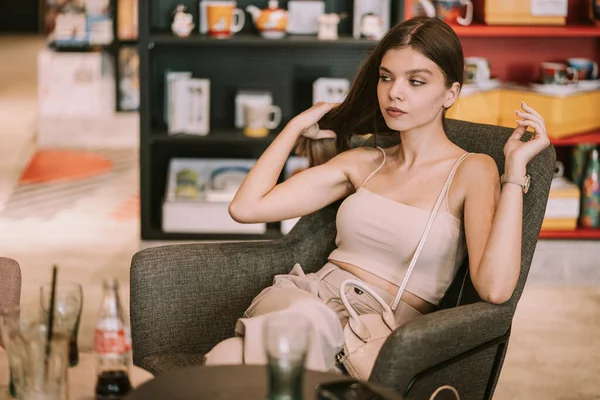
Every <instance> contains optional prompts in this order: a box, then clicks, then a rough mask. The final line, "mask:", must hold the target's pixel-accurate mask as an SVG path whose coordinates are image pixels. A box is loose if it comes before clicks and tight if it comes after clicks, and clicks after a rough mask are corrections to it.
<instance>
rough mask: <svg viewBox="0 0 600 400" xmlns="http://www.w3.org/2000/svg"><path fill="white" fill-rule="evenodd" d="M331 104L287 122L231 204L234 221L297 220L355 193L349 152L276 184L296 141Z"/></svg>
mask: <svg viewBox="0 0 600 400" xmlns="http://www.w3.org/2000/svg"><path fill="white" fill-rule="evenodd" d="M334 106H335V105H334V104H329V103H319V104H316V105H315V106H313V107H311V108H310V109H308V110H306V111H305V112H303V113H302V114H300V115H298V116H297V117H295V118H294V119H293V120H292V121H290V123H289V124H288V125H287V126H286V127H285V129H283V131H282V132H281V133H280V134H279V135H278V136H277V138H275V140H274V141H273V143H271V145H270V146H269V147H268V148H267V150H265V152H264V153H263V154H262V155H261V157H260V158H259V159H258V160H257V162H256V163H255V164H254V166H253V167H252V169H251V170H250V172H249V173H248V175H247V176H246V178H245V179H244V181H243V182H242V184H241V186H240V188H239V189H238V191H237V193H236V195H235V197H234V199H233V201H232V202H231V204H230V205H229V214H230V215H231V217H232V218H233V219H234V220H236V221H237V222H241V223H256V222H276V221H282V220H285V219H289V218H294V217H299V216H303V215H306V214H309V213H311V212H314V211H317V210H319V209H320V208H322V207H324V206H326V205H328V204H331V203H332V202H334V201H336V200H338V199H340V198H342V197H344V196H346V195H348V194H350V193H351V192H352V191H353V190H354V187H353V186H352V184H351V182H350V180H349V178H348V171H347V167H348V166H349V165H350V163H349V162H348V161H347V160H348V159H349V158H352V155H351V154H350V153H352V152H351V151H350V152H344V153H342V154H340V155H338V156H336V157H334V158H333V159H331V160H330V161H329V162H327V163H325V164H323V165H319V166H316V167H313V168H309V169H307V170H304V171H302V172H301V173H299V174H296V175H294V176H293V177H291V178H290V179H288V180H286V181H285V182H282V183H280V184H277V179H278V178H279V175H280V174H281V171H282V169H283V167H284V166H285V162H286V160H287V158H288V156H289V154H290V153H291V151H292V150H293V148H294V146H295V145H296V142H297V140H298V138H299V137H300V136H301V135H302V134H303V132H304V131H305V130H306V129H307V128H309V127H310V126H313V125H314V124H315V123H317V121H319V119H321V118H322V117H323V115H325V114H326V113H327V112H328V111H330V110H331V108H332V107H334ZM312 137H313V138H315V140H318V139H320V138H326V137H330V138H331V137H335V133H334V132H332V131H320V134H317V135H313V136H312Z"/></svg>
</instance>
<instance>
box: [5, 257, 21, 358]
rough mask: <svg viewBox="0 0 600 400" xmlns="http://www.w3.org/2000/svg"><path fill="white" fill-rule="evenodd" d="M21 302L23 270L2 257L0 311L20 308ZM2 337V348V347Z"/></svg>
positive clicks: (11, 260)
mask: <svg viewBox="0 0 600 400" xmlns="http://www.w3.org/2000/svg"><path fill="white" fill-rule="evenodd" d="M20 302H21V268H20V267H19V264H18V263H17V262H16V261H15V260H13V259H10V258H5V257H0V310H2V309H9V308H12V307H15V306H18V305H19V304H20ZM2 346H3V344H2V335H0V347H2Z"/></svg>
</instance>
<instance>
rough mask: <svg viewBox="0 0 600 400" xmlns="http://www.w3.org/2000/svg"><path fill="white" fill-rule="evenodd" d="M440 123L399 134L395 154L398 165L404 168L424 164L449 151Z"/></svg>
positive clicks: (448, 143) (447, 140)
mask: <svg viewBox="0 0 600 400" xmlns="http://www.w3.org/2000/svg"><path fill="white" fill-rule="evenodd" d="M450 145H451V142H450V140H449V139H448V137H447V136H446V132H445V131H444V127H443V124H442V121H441V120H439V121H436V122H433V123H431V124H428V125H425V126H420V127H418V128H415V129H411V130H409V131H403V132H400V145H399V146H398V149H397V151H396V154H395V158H396V160H397V161H398V163H399V164H400V165H401V166H402V167H405V168H411V167H413V166H417V165H420V164H426V163H428V162H430V161H432V160H435V159H439V158H440V156H441V155H442V154H443V153H444V152H445V151H447V150H448V149H449V147H450Z"/></svg>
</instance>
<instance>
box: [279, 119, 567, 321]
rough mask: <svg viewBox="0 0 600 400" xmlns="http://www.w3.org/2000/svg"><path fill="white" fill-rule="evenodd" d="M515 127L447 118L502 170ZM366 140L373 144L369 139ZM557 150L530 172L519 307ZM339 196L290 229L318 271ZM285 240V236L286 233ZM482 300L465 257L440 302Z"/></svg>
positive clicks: (331, 236) (385, 142)
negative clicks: (507, 144) (471, 278)
mask: <svg viewBox="0 0 600 400" xmlns="http://www.w3.org/2000/svg"><path fill="white" fill-rule="evenodd" d="M512 132H513V129H511V128H505V127H500V126H494V125H484V124H476V123H471V122H465V121H458V120H451V119H447V120H446V133H447V135H448V137H449V139H450V140H452V141H453V142H454V143H456V144H457V145H458V146H460V147H461V148H463V149H465V150H466V151H468V152H472V153H485V154H488V155H490V156H491V157H492V158H493V159H494V161H496V165H497V166H498V172H499V174H502V172H503V171H504V144H505V143H506V141H507V140H508V138H509V137H510V135H511V134H512ZM376 140H377V145H379V146H382V147H389V146H392V145H394V144H396V143H398V140H399V138H398V136H397V135H394V136H385V137H381V136H378V137H377V138H376ZM364 145H365V146H372V145H374V143H373V139H369V141H367V142H366V143H365V144H364ZM555 164H556V153H555V151H554V147H552V146H548V148H547V149H545V150H544V151H543V152H542V153H540V154H539V155H538V156H536V157H535V159H533V160H532V161H531V162H530V163H529V165H528V166H527V172H528V173H529V174H530V175H531V187H530V189H529V192H528V193H527V194H526V195H524V200H523V240H522V241H523V245H522V252H521V274H520V276H519V281H518V284H517V288H516V289H515V292H514V294H513V296H512V298H511V299H510V300H509V302H508V303H507V304H506V305H507V306H510V307H512V308H513V312H514V309H515V308H516V304H517V302H518V300H519V298H520V297H521V294H522V292H523V287H524V285H525V281H526V280H527V275H528V273H529V267H530V265H531V260H532V258H533V253H534V251H535V247H536V244H537V240H538V235H539V232H540V229H541V226H542V221H543V219H544V214H545V211H546V205H547V202H548V194H549V190H550V183H551V182H552V177H553V175H554V168H555ZM338 206H339V202H338V203H335V204H332V205H331V206H329V207H326V208H324V209H322V210H319V211H318V212H316V213H314V214H312V215H309V216H306V217H303V218H302V219H301V220H300V221H299V222H298V224H297V225H296V226H295V227H294V229H293V231H292V232H290V234H289V239H287V240H294V241H302V246H295V247H296V248H297V250H296V254H294V260H297V261H298V262H299V263H300V264H301V265H302V266H303V267H304V268H305V269H306V270H308V271H316V270H318V269H319V268H320V267H321V266H322V265H323V264H324V263H325V261H326V258H327V255H328V254H329V253H330V252H331V251H332V250H333V248H334V246H335V243H334V240H335V234H336V230H335V215H336V211H337V207H338ZM284 240H286V238H284ZM476 301H480V298H479V296H478V295H477V292H476V291H475V289H474V287H473V285H472V283H471V280H470V278H469V274H468V259H467V260H465V262H464V263H463V265H462V266H461V268H460V270H459V273H458V274H457V276H456V278H455V280H454V282H453V283H452V285H451V286H450V288H449V289H448V291H447V292H446V295H445V296H444V299H442V302H441V305H440V306H441V308H448V307H454V306H456V305H462V304H469V303H473V302H476Z"/></svg>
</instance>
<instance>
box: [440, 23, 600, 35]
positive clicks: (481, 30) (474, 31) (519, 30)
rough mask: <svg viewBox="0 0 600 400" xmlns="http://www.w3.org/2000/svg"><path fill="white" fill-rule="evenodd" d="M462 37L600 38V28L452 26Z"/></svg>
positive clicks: (584, 26) (585, 26)
mask: <svg viewBox="0 0 600 400" xmlns="http://www.w3.org/2000/svg"><path fill="white" fill-rule="evenodd" d="M452 29H454V31H455V32H456V34H457V35H458V36H460V37H600V27H595V26H593V25H572V26H497V25H483V24H472V25H469V26H452Z"/></svg>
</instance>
